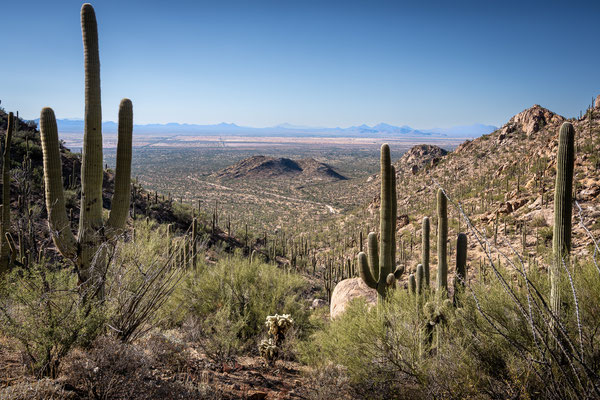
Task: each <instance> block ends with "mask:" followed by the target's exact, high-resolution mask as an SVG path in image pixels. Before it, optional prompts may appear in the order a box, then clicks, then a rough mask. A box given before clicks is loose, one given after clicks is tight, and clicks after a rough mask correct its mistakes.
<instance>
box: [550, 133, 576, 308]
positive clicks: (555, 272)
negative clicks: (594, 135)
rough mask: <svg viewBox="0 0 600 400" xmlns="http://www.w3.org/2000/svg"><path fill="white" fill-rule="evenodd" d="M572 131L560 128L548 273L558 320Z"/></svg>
mask: <svg viewBox="0 0 600 400" xmlns="http://www.w3.org/2000/svg"><path fill="white" fill-rule="evenodd" d="M574 142H575V129H574V128H573V125H571V124H570V123H569V122H565V123H564V124H562V126H561V127H560V132H559V136H558V154H557V155H556V186H555V189H554V235H553V237H552V251H553V255H554V256H553V262H552V266H551V269H550V304H551V307H552V312H553V313H554V314H555V316H556V317H557V318H560V271H561V269H562V262H563V260H564V259H565V258H566V257H568V255H569V253H570V251H571V212H572V206H573V205H572V204H571V203H572V200H573V198H572V193H573V192H572V189H573V167H574V164H575V145H574Z"/></svg>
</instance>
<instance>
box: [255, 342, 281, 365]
mask: <svg viewBox="0 0 600 400" xmlns="http://www.w3.org/2000/svg"><path fill="white" fill-rule="evenodd" d="M258 351H259V353H260V356H261V357H262V358H264V359H265V362H266V363H267V364H269V365H273V364H274V363H275V360H276V359H277V356H278V355H279V348H278V347H277V345H275V342H274V341H273V339H271V338H269V339H264V340H262V341H261V342H260V344H259V345H258Z"/></svg>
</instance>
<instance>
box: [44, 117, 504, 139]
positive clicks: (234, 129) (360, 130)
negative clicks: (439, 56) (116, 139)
mask: <svg viewBox="0 0 600 400" xmlns="http://www.w3.org/2000/svg"><path fill="white" fill-rule="evenodd" d="M35 122H37V123H39V120H36V121H35ZM56 122H57V124H58V130H59V131H60V132H68V133H79V132H83V120H80V119H59V120H57V121H56ZM117 127H118V125H117V123H116V122H112V121H107V122H103V123H102V131H103V132H106V133H116V132H117ZM496 129H498V128H497V127H495V126H491V125H483V124H473V125H465V126H456V127H452V128H434V129H420V130H418V129H414V128H411V127H410V126H407V125H403V126H394V125H389V124H384V123H380V124H377V125H374V126H369V125H364V124H363V125H360V126H351V127H349V128H340V127H336V128H324V127H310V126H297V125H291V124H287V123H284V124H279V125H276V126H271V127H266V128H252V127H246V126H239V125H236V124H228V123H224V122H223V123H220V124H216V125H197V124H179V123H175V122H171V123H168V124H146V125H134V127H133V131H134V133H135V134H153V135H165V136H175V135H210V136H213V135H215V136H216V135H223V136H227V135H243V136H286V137H290V136H291V137H295V136H313V137H314V136H323V137H331V136H341V135H344V136H348V137H389V136H396V135H403V136H409V137H419V136H423V137H460V138H462V137H464V138H473V137H479V136H481V135H486V134H488V133H490V132H493V131H495V130H496Z"/></svg>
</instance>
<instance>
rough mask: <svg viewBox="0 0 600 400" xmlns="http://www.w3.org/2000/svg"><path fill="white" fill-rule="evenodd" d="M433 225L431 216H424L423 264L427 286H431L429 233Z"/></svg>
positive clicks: (422, 234) (422, 231)
mask: <svg viewBox="0 0 600 400" xmlns="http://www.w3.org/2000/svg"><path fill="white" fill-rule="evenodd" d="M430 232H431V227H430V224H429V217H423V227H422V229H421V264H422V265H423V272H424V275H425V286H429V234H430Z"/></svg>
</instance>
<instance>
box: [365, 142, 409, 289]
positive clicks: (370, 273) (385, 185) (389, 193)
mask: <svg viewBox="0 0 600 400" xmlns="http://www.w3.org/2000/svg"><path fill="white" fill-rule="evenodd" d="M380 175H381V207H380V218H379V230H380V235H381V244H380V245H378V243H377V235H376V234H375V233H374V232H371V233H369V236H368V239H367V240H368V248H367V251H368V253H369V255H368V257H367V255H366V254H365V253H363V252H360V253H359V254H358V269H359V273H360V277H361V278H362V280H363V281H364V282H365V284H366V285H367V286H369V287H370V288H373V289H376V290H377V293H378V295H379V296H378V297H379V298H384V297H385V294H386V291H387V286H388V284H387V279H388V275H390V274H392V273H393V275H394V277H395V278H399V276H400V275H401V274H402V270H400V269H396V270H394V266H395V265H394V264H395V240H394V237H395V231H396V216H395V215H394V214H395V212H396V202H397V199H396V196H395V193H396V190H395V187H394V186H395V182H396V178H395V172H394V168H393V167H392V162H391V157H390V147H389V146H388V145H387V144H383V145H382V146H381V174H380ZM378 247H379V249H378Z"/></svg>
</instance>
